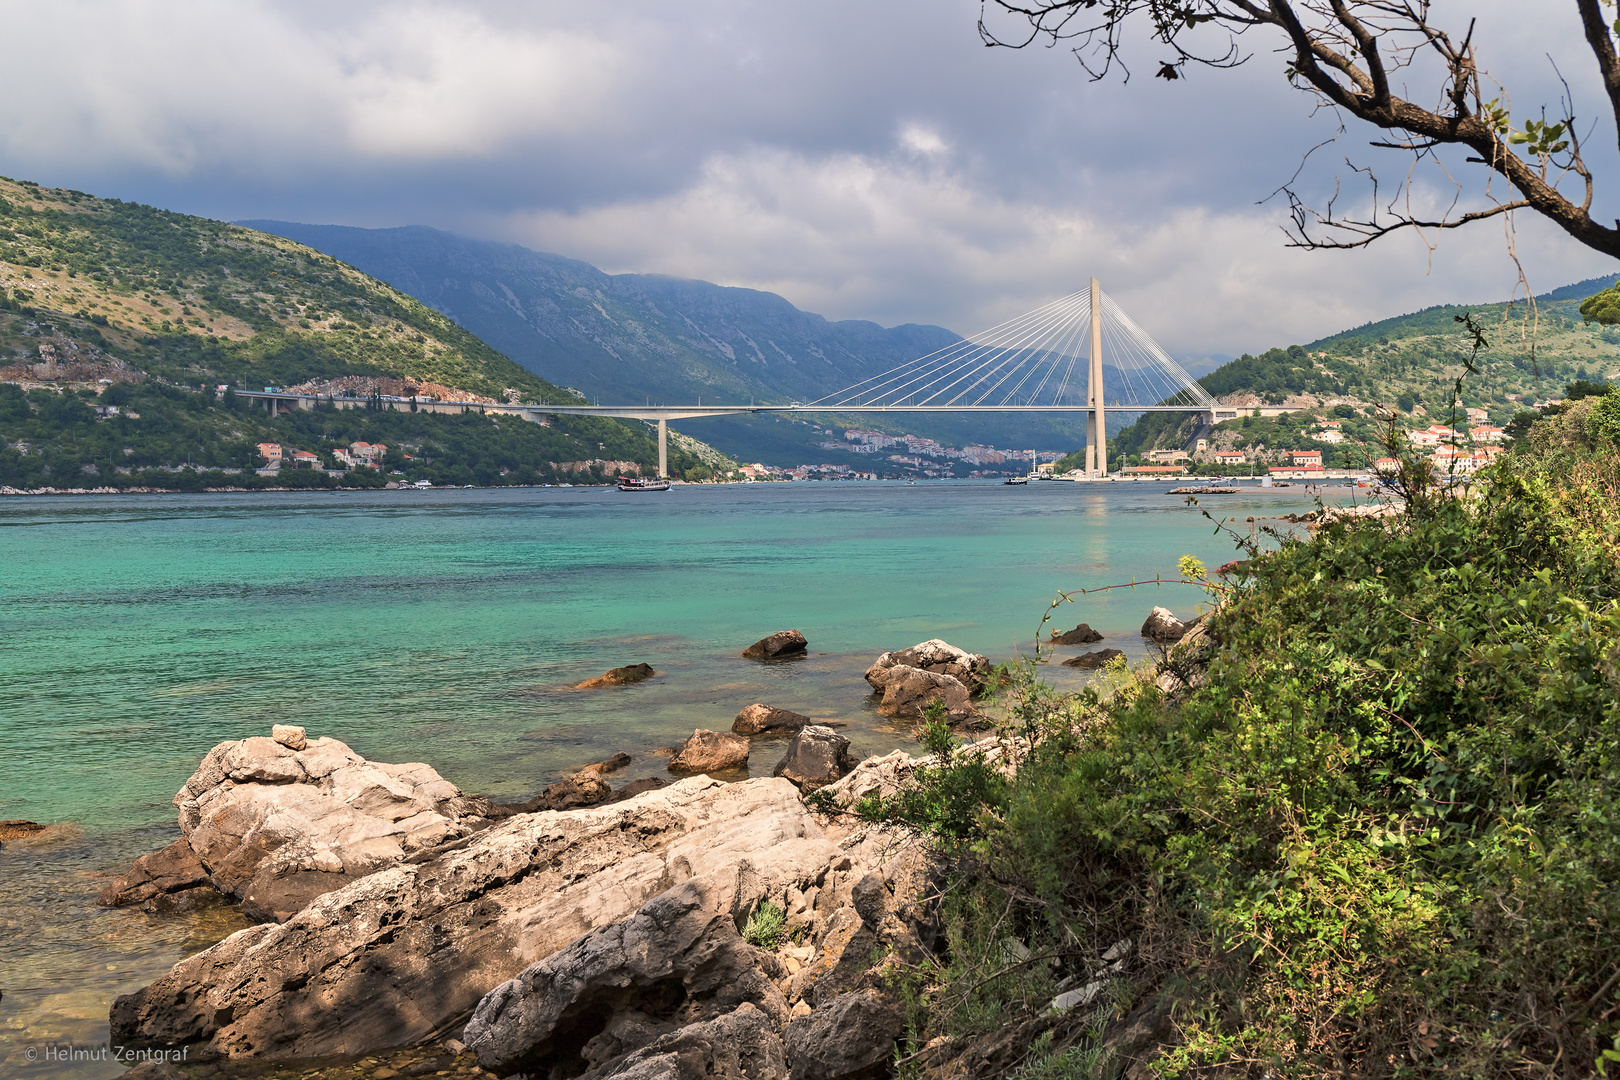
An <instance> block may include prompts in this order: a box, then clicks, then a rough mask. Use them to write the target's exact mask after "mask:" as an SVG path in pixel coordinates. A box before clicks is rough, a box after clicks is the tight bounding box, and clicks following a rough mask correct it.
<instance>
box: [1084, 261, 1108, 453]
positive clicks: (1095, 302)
mask: <svg viewBox="0 0 1620 1080" xmlns="http://www.w3.org/2000/svg"><path fill="white" fill-rule="evenodd" d="M1090 360H1091V369H1090V373H1089V377H1088V378H1087V380H1086V381H1087V384H1088V389H1089V390H1090V393H1089V394H1088V395H1087V396H1088V397H1089V398H1090V399H1091V400H1090V401H1089V402H1088V403H1087V404H1088V405H1090V407H1091V411H1090V413H1089V414H1088V416H1087V419H1086V475H1087V476H1107V475H1108V421H1107V413H1108V406H1107V405H1106V404H1105V401H1104V398H1103V361H1102V283H1101V282H1099V281H1098V280H1097V279H1096V278H1092V279H1091V346H1090Z"/></svg>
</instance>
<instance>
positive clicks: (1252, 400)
mask: <svg viewBox="0 0 1620 1080" xmlns="http://www.w3.org/2000/svg"><path fill="white" fill-rule="evenodd" d="M1607 283H1608V279H1604V278H1597V279H1592V280H1590V281H1584V282H1579V283H1576V284H1575V285H1570V286H1565V287H1563V288H1560V289H1555V290H1553V291H1552V292H1549V293H1547V294H1544V295H1543V296H1540V297H1538V298H1537V304H1536V311H1535V312H1534V313H1532V312H1531V310H1530V306H1529V305H1527V304H1525V303H1523V302H1519V303H1514V304H1478V305H1469V306H1457V305H1447V306H1439V307H1432V308H1425V309H1424V310H1422V311H1418V312H1414V313H1412V314H1409V315H1401V316H1397V317H1395V318H1391V319H1385V320H1382V321H1380V322H1375V323H1368V324H1366V325H1365V326H1361V327H1358V328H1356V329H1354V330H1346V331H1343V332H1341V333H1338V334H1334V335H1332V336H1330V337H1325V338H1321V339H1318V340H1317V341H1313V342H1311V343H1309V344H1306V345H1290V346H1287V347H1285V348H1273V349H1269V350H1267V351H1266V352H1264V353H1262V354H1260V355H1259V356H1251V355H1247V354H1245V355H1243V356H1240V357H1238V359H1236V360H1234V361H1232V362H1231V363H1228V364H1225V365H1223V366H1221V367H1219V368H1217V369H1216V370H1214V371H1212V372H1210V373H1209V374H1208V375H1205V376H1204V377H1203V378H1201V379H1199V380H1198V382H1199V383H1200V384H1201V385H1202V386H1203V387H1204V388H1205V389H1206V390H1208V391H1209V392H1210V393H1211V394H1213V395H1214V396H1215V397H1216V398H1217V399H1219V400H1221V401H1223V402H1227V403H1237V404H1241V405H1245V406H1271V407H1288V408H1291V409H1295V410H1298V412H1296V413H1294V414H1292V415H1290V416H1283V417H1276V418H1271V417H1254V416H1246V417H1244V418H1242V419H1241V420H1239V421H1235V422H1228V423H1226V424H1223V425H1220V427H1218V428H1217V429H1216V432H1215V433H1209V434H1218V433H1219V432H1221V431H1222V430H1225V431H1227V432H1229V433H1230V436H1231V437H1229V438H1226V439H1224V440H1222V442H1223V445H1226V446H1236V447H1237V448H1239V449H1242V448H1243V447H1244V446H1245V445H1247V446H1254V445H1256V444H1264V445H1265V446H1267V447H1268V448H1269V449H1271V450H1278V449H1289V448H1293V447H1296V446H1305V445H1309V446H1311V447H1313V448H1320V447H1319V446H1318V444H1316V443H1314V442H1312V441H1310V437H1309V434H1308V433H1307V432H1308V431H1309V429H1310V427H1311V425H1312V424H1313V423H1314V421H1315V420H1316V419H1317V418H1337V419H1340V420H1341V421H1343V422H1345V427H1346V429H1347V430H1346V432H1345V433H1346V434H1347V435H1366V434H1368V433H1370V431H1371V426H1372V415H1373V413H1374V412H1375V411H1377V407H1378V406H1384V407H1386V408H1393V409H1394V410H1396V411H1397V412H1399V413H1400V414H1401V416H1402V417H1403V418H1404V422H1405V423H1407V424H1408V425H1412V426H1419V427H1422V426H1427V425H1428V424H1431V423H1435V422H1441V423H1444V422H1447V421H1448V420H1449V418H1450V416H1451V408H1452V406H1453V404H1456V405H1457V407H1458V408H1459V409H1466V408H1476V409H1484V410H1486V411H1487V412H1488V413H1489V414H1490V418H1491V420H1492V421H1493V422H1495V423H1497V424H1507V423H1509V422H1510V421H1511V420H1512V418H1513V417H1514V416H1515V415H1517V414H1518V413H1520V412H1523V411H1525V410H1526V409H1528V408H1529V407H1530V405H1531V404H1533V403H1534V402H1536V401H1540V400H1546V399H1556V398H1558V397H1559V395H1560V394H1561V393H1562V388H1563V387H1564V386H1565V385H1567V384H1569V383H1571V382H1576V381H1583V380H1588V381H1604V380H1607V379H1609V378H1612V377H1617V376H1620V327H1612V326H1599V325H1597V324H1596V323H1588V322H1585V321H1584V320H1583V319H1582V318H1581V315H1580V311H1579V307H1580V302H1581V300H1583V299H1584V298H1585V297H1586V296H1589V295H1591V294H1593V293H1595V292H1597V291H1598V290H1600V289H1601V288H1602V287H1603V286H1604V285H1605V284H1607ZM1465 318H1466V319H1470V320H1472V322H1473V324H1474V325H1475V326H1477V327H1478V328H1479V329H1480V331H1481V332H1482V333H1483V335H1484V338H1485V345H1484V346H1482V347H1481V348H1480V350H1479V353H1478V356H1477V357H1476V358H1475V359H1474V363H1475V364H1476V366H1477V367H1478V374H1477V375H1470V376H1469V377H1468V378H1466V379H1465V380H1464V381H1463V386H1462V392H1461V395H1460V396H1456V398H1455V402H1454V401H1453V397H1454V395H1453V388H1454V387H1455V385H1456V380H1457V378H1458V377H1459V376H1460V375H1463V374H1464V373H1465V370H1466V369H1465V366H1464V361H1465V360H1466V359H1468V358H1469V357H1470V356H1471V354H1472V353H1473V347H1474V344H1475V339H1474V335H1473V333H1472V332H1471V331H1470V330H1469V329H1468V327H1467V326H1466V325H1465V323H1464V322H1462V321H1460V320H1463V319H1465ZM1459 415H1461V414H1460V413H1459ZM1197 427H1198V425H1197V424H1196V422H1195V421H1193V420H1192V419H1191V418H1188V417H1183V416H1179V415H1176V414H1168V413H1157V414H1150V415H1147V416H1144V417H1142V418H1140V419H1139V420H1137V421H1136V422H1135V423H1134V424H1132V425H1131V426H1129V427H1127V428H1125V429H1123V430H1121V431H1120V432H1118V433H1117V434H1116V435H1115V436H1114V437H1113V439H1112V441H1111V445H1110V446H1109V453H1110V456H1111V458H1113V459H1115V460H1118V459H1121V458H1123V459H1132V458H1137V457H1139V456H1140V455H1141V454H1143V453H1145V452H1146V451H1148V450H1152V449H1168V448H1172V447H1180V446H1182V445H1184V444H1186V443H1187V442H1188V440H1189V439H1191V438H1192V437H1193V436H1194V435H1195V434H1196V432H1197ZM1364 429H1365V430H1364ZM1327 453H1328V456H1329V458H1330V459H1331V458H1332V457H1334V456H1335V455H1337V456H1340V457H1344V456H1345V455H1348V454H1350V453H1351V450H1350V449H1348V448H1345V449H1331V448H1329V449H1327ZM1344 463H1345V464H1348V463H1349V462H1348V461H1345V462H1344Z"/></svg>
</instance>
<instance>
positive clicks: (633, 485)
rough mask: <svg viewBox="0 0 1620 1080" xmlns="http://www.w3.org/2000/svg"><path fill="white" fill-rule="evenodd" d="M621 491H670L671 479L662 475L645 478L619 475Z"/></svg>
mask: <svg viewBox="0 0 1620 1080" xmlns="http://www.w3.org/2000/svg"><path fill="white" fill-rule="evenodd" d="M619 490H620V491H668V490H669V481H668V480H665V479H664V478H663V477H662V476H660V477H657V478H656V479H644V478H642V477H640V476H621V477H619Z"/></svg>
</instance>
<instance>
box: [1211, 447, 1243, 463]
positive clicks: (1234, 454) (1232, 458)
mask: <svg viewBox="0 0 1620 1080" xmlns="http://www.w3.org/2000/svg"><path fill="white" fill-rule="evenodd" d="M1215 464H1217V465H1241V464H1243V451H1241V450H1217V451H1215Z"/></svg>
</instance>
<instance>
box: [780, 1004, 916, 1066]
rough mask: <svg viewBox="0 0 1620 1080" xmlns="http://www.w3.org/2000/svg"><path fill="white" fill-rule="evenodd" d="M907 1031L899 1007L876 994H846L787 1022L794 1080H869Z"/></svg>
mask: <svg viewBox="0 0 1620 1080" xmlns="http://www.w3.org/2000/svg"><path fill="white" fill-rule="evenodd" d="M904 1030H905V1015H904V1012H903V1011H902V1009H901V1007H900V1003H899V1002H898V1001H896V1000H895V999H894V998H892V997H890V996H889V995H887V994H885V993H882V992H881V991H878V990H875V989H864V990H857V991H855V992H853V993H849V994H844V995H842V996H840V997H839V998H837V999H836V1000H835V1001H833V1002H832V1003H831V1004H830V1005H827V1006H825V1007H824V1008H820V1009H817V1010H816V1011H815V1012H812V1013H811V1014H810V1015H808V1016H801V1017H799V1018H797V1019H795V1020H792V1021H790V1022H789V1023H788V1026H787V1031H786V1033H785V1035H784V1037H783V1040H782V1041H783V1042H784V1043H785V1044H786V1046H787V1056H788V1061H789V1062H790V1063H791V1068H792V1074H791V1075H792V1080H867V1078H871V1077H877V1076H881V1075H883V1074H884V1072H885V1071H886V1067H887V1065H888V1063H889V1059H890V1058H891V1056H892V1055H893V1053H894V1043H895V1040H896V1039H898V1038H899V1037H900V1035H901V1033H902V1032H903V1031H904Z"/></svg>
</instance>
